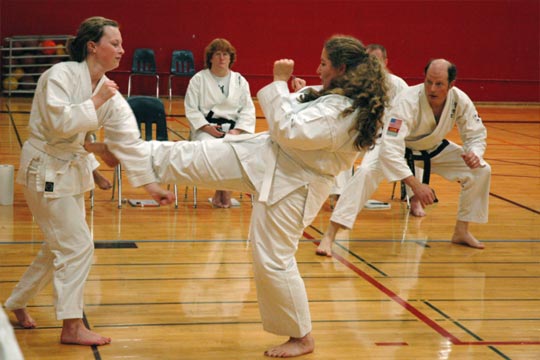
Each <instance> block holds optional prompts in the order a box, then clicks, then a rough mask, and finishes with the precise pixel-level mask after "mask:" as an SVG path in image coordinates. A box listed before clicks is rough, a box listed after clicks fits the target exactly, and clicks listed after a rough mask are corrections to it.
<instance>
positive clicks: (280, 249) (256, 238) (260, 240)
mask: <svg viewBox="0 0 540 360" xmlns="http://www.w3.org/2000/svg"><path fill="white" fill-rule="evenodd" d="M153 155H154V156H153V158H154V166H155V170H156V171H157V173H158V176H159V177H160V178H161V181H162V182H163V183H177V184H181V185H197V186H199V187H207V188H216V187H219V188H221V189H225V190H235V191H242V192H249V193H252V194H254V196H255V199H254V202H253V211H252V215H251V225H250V232H249V240H250V242H251V246H252V253H253V262H254V265H253V266H254V277H255V284H256V287H257V298H258V302H259V310H260V313H261V318H262V323H263V328H264V329H265V330H266V331H269V332H272V333H274V334H278V335H286V336H289V337H303V336H305V335H307V334H308V333H309V332H310V331H311V317H310V312H309V304H308V299H307V294H306V289H305V286H304V282H303V280H302V278H301V277H300V272H299V270H298V267H297V265H296V259H295V253H296V250H297V248H298V243H299V240H300V237H301V236H302V233H303V230H304V226H303V216H304V212H303V211H304V206H305V202H306V198H307V193H308V189H307V187H301V188H298V189H296V190H295V191H293V192H292V193H291V194H289V195H287V196H286V197H285V198H283V199H281V200H280V201H278V202H277V203H275V204H273V205H271V206H270V205H268V204H266V203H262V202H260V201H258V197H257V196H256V193H257V190H256V189H255V187H254V186H253V185H252V183H251V181H250V180H249V178H248V176H247V174H246V173H245V172H244V170H243V169H242V165H241V164H240V162H239V161H238V158H237V156H236V153H235V152H234V150H233V148H232V146H231V145H230V144H228V143H226V142H223V141H220V140H216V141H203V142H199V141H194V142H175V143H165V142H162V143H159V144H157V147H156V149H155V152H154V154H153ZM165 162H167V164H165Z"/></svg>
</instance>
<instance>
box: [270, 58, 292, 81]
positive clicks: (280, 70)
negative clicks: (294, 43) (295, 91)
mask: <svg viewBox="0 0 540 360" xmlns="http://www.w3.org/2000/svg"><path fill="white" fill-rule="evenodd" d="M293 70H294V60H291V59H281V60H276V61H275V62H274V81H285V82H287V81H289V78H290V77H291V75H292V73H293Z"/></svg>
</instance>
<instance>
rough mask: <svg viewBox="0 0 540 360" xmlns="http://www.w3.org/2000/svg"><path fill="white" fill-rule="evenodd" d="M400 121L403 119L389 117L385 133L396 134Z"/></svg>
mask: <svg viewBox="0 0 540 360" xmlns="http://www.w3.org/2000/svg"><path fill="white" fill-rule="evenodd" d="M402 123H403V120H400V119H396V118H392V119H390V123H389V124H388V130H386V135H389V136H397V134H398V133H399V129H400V128H401V124H402Z"/></svg>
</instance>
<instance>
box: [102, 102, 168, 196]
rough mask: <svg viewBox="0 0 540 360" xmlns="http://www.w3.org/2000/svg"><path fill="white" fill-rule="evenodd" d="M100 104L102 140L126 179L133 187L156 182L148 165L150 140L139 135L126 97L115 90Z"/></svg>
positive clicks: (150, 159) (150, 160)
mask: <svg viewBox="0 0 540 360" xmlns="http://www.w3.org/2000/svg"><path fill="white" fill-rule="evenodd" d="M103 106H104V107H105V108H104V109H103V111H104V113H103V126H104V129H105V143H106V144H107V146H108V148H109V150H110V151H111V152H112V153H113V154H114V156H116V158H117V159H118V160H119V161H120V163H121V164H122V168H123V170H125V172H126V175H127V177H128V180H129V182H130V183H131V184H132V185H133V186H136V187H138V186H142V185H146V184H148V183H151V182H158V177H157V176H156V174H155V172H154V170H153V168H152V157H151V146H150V143H149V142H146V141H143V140H142V139H141V138H140V132H139V128H138V126H137V121H136V119H135V115H134V114H133V111H132V110H131V108H130V106H129V104H128V103H127V101H126V100H125V99H124V98H123V96H122V95H121V94H120V93H117V94H116V95H115V96H113V97H112V98H111V99H109V100H108V101H107V102H106V103H105V104H104V105H103ZM100 110H101V108H100ZM100 115H101V111H100Z"/></svg>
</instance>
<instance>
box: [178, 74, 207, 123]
mask: <svg viewBox="0 0 540 360" xmlns="http://www.w3.org/2000/svg"><path fill="white" fill-rule="evenodd" d="M203 81H204V79H203V77H202V76H199V75H197V74H196V75H195V76H193V77H192V78H191V80H190V81H189V85H188V88H187V91H186V96H185V98H184V107H185V109H186V118H187V119H188V121H189V122H190V124H191V126H193V128H194V129H200V128H202V127H203V126H205V125H208V121H207V120H206V114H203V112H202V110H201V108H200V104H201V96H202V93H203V89H202V87H203Z"/></svg>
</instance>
